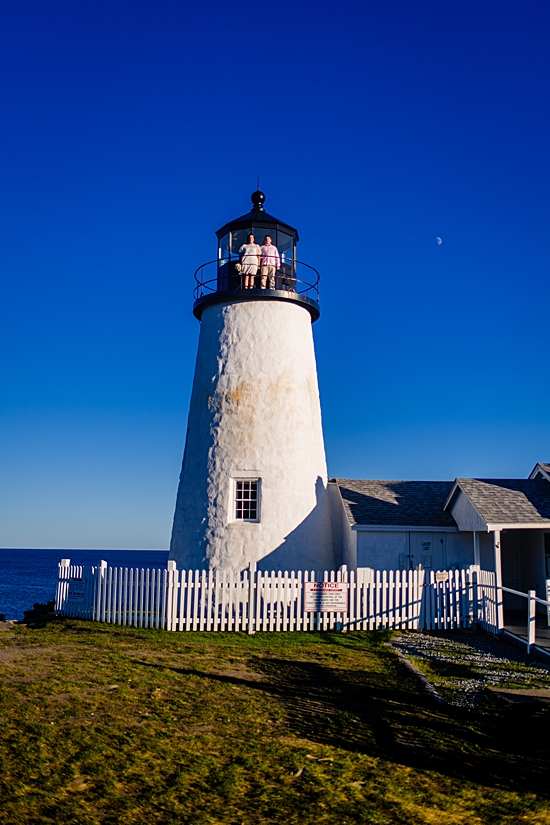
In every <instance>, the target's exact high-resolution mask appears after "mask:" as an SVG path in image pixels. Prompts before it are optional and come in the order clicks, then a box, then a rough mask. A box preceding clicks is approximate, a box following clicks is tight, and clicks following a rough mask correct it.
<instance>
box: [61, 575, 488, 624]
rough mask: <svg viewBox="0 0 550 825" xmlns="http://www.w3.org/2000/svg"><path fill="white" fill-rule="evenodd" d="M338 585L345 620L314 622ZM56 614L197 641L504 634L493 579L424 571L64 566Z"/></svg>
mask: <svg viewBox="0 0 550 825" xmlns="http://www.w3.org/2000/svg"><path fill="white" fill-rule="evenodd" d="M320 581H325V582H340V583H342V585H343V588H342V589H347V591H348V609H347V611H346V612H322V611H316V612H309V611H307V610H306V601H305V599H304V591H305V589H306V586H307V585H308V583H311V582H320ZM56 612H57V614H58V615H62V616H73V617H78V618H82V619H92V620H95V621H100V622H107V623H110V624H119V625H127V626H132V627H156V628H163V629H165V630H190V631H197V630H198V631H244V632H247V633H254V632H256V631H262V630H263V631H297V630H333V629H347V628H349V629H357V630H380V629H392V628H393V629H408V630H416V629H419V628H426V629H430V630H433V629H441V630H443V629H445V630H450V629H454V628H459V627H471V626H472V625H473V624H474V623H479V624H481V625H482V626H483V627H484V628H486V629H490V630H493V629H495V627H496V597H495V582H494V574H493V573H491V572H489V571H486V570H480V568H479V567H476V566H472V567H470V568H468V569H467V570H450V571H444V572H443V573H441V572H438V573H435V572H434V571H428V572H426V571H424V570H409V571H399V570H377V571H359V572H358V573H357V574H356V573H354V572H353V571H349V572H348V571H347V569H346V568H345V567H341V568H340V570H338V571H335V570H331V571H324V572H323V573H315V572H312V571H298V572H295V571H285V572H273V571H272V572H268V571H261V570H256V568H255V566H252V565H251V567H250V568H249V569H248V570H245V571H243V572H242V573H233V572H231V571H226V572H219V573H215V572H213V571H209V572H207V571H205V570H177V568H176V564H175V562H168V566H167V568H165V569H159V568H127V567H108V566H107V563H106V562H104V561H102V562H101V563H100V564H99V565H98V566H97V567H81V566H78V565H71V564H70V560H68V559H63V561H62V562H61V564H60V565H59V582H58V587H57V595H56Z"/></svg>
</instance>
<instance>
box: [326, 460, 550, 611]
mask: <svg viewBox="0 0 550 825" xmlns="http://www.w3.org/2000/svg"><path fill="white" fill-rule="evenodd" d="M329 494H330V498H331V505H332V523H333V532H334V539H335V552H336V556H337V559H338V561H339V562H340V563H341V564H347V565H348V567H350V568H352V569H360V568H362V569H365V568H367V569H368V568H370V569H373V570H381V569H385V570H390V569H396V568H400V569H402V570H408V569H414V568H416V567H418V566H422V567H423V568H424V569H428V570H429V569H434V570H447V569H450V568H462V567H467V566H469V565H470V564H480V565H481V566H482V567H483V568H484V569H486V570H496V571H497V574H499V573H500V574H501V575H502V584H503V585H504V586H505V587H511V588H513V589H514V590H521V591H523V592H525V591H526V590H529V589H535V590H537V593H538V595H539V596H540V597H541V598H545V597H546V596H545V579H549V578H550V464H542V463H539V464H537V465H536V466H535V468H534V469H533V471H532V472H531V474H530V475H529V478H527V479H521V478H520V479H516V478H506V479H487V478H485V479H480V478H457V479H456V480H455V481H454V482H452V481H370V480H362V479H345V478H336V479H331V480H330V482H329Z"/></svg>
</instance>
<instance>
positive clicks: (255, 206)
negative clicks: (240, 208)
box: [216, 189, 299, 241]
mask: <svg viewBox="0 0 550 825" xmlns="http://www.w3.org/2000/svg"><path fill="white" fill-rule="evenodd" d="M250 200H251V201H252V209H251V210H250V212H247V213H246V214H245V215H241V216H240V217H239V218H234V220H232V221H228V222H227V223H226V224H224V225H223V226H222V228H221V229H218V231H217V232H216V235H217V236H218V238H220V237H221V236H222V235H225V234H226V232H229V231H230V230H231V229H246V228H247V227H249V226H252V224H254V226H265V228H266V229H281V230H282V231H285V230H286V231H287V232H290V234H292V235H294V238H295V240H296V241H298V240H299V238H298V230H297V229H295V228H294V227H293V226H290V224H288V223H286V222H285V221H281V220H279V218H275V217H274V216H273V215H269V214H268V213H267V212H266V211H265V209H264V207H263V205H264V203H265V195H264V193H263V192H260V190H259V189H257V190H256V191H255V192H253V193H252V195H251V196H250Z"/></svg>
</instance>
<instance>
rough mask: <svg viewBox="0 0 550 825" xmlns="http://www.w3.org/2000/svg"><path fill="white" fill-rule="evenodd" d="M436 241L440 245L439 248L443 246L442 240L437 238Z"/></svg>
mask: <svg viewBox="0 0 550 825" xmlns="http://www.w3.org/2000/svg"><path fill="white" fill-rule="evenodd" d="M436 241H437V245H438V246H441V244H442V243H443V241H442V240H441V238H436Z"/></svg>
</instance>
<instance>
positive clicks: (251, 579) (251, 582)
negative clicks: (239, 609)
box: [248, 561, 257, 636]
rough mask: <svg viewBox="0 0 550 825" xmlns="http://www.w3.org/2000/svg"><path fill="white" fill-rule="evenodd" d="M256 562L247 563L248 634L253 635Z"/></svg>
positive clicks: (254, 628)
mask: <svg viewBox="0 0 550 825" xmlns="http://www.w3.org/2000/svg"><path fill="white" fill-rule="evenodd" d="M256 578H257V575H256V562H255V561H251V562H250V564H249V565H248V635H249V636H253V635H254V633H255V632H256V616H255V615H254V608H255V606H256V599H255V598H254V589H255V586H256Z"/></svg>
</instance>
